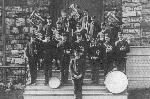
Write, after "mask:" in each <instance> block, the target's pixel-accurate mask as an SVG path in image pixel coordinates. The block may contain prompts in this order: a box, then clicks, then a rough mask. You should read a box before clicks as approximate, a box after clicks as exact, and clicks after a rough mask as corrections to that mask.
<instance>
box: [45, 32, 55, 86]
mask: <svg viewBox="0 0 150 99" xmlns="http://www.w3.org/2000/svg"><path fill="white" fill-rule="evenodd" d="M43 47H44V48H43V50H44V60H43V63H44V71H45V85H47V84H48V82H49V78H51V77H52V61H53V58H54V57H55V53H56V49H57V41H55V39H50V35H46V42H44V43H43Z"/></svg>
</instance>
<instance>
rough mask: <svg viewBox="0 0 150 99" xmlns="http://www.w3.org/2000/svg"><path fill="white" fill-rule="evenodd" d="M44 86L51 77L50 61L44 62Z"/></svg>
mask: <svg viewBox="0 0 150 99" xmlns="http://www.w3.org/2000/svg"><path fill="white" fill-rule="evenodd" d="M44 71H45V72H44V73H45V84H48V82H49V78H51V77H52V59H49V60H47V59H46V60H44Z"/></svg>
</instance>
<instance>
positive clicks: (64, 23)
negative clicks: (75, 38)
mask: <svg viewBox="0 0 150 99" xmlns="http://www.w3.org/2000/svg"><path fill="white" fill-rule="evenodd" d="M57 22H60V23H61V25H62V26H61V27H62V29H63V30H64V31H66V30H67V24H68V18H67V12H66V10H65V9H62V10H61V17H60V18H58V20H57Z"/></svg>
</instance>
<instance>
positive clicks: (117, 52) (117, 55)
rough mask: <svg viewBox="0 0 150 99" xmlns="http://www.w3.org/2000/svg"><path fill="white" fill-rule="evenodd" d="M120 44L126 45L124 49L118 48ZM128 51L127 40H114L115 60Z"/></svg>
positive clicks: (124, 55) (123, 56)
mask: <svg viewBox="0 0 150 99" xmlns="http://www.w3.org/2000/svg"><path fill="white" fill-rule="evenodd" d="M122 46H124V47H126V49H125V50H124V51H121V50H120V48H121V47H122ZM129 52H130V47H129V44H128V42H127V41H125V40H122V41H119V40H118V41H116V42H115V56H116V59H117V60H119V59H122V58H125V57H126V54H127V53H129Z"/></svg>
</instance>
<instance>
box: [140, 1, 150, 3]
mask: <svg viewBox="0 0 150 99" xmlns="http://www.w3.org/2000/svg"><path fill="white" fill-rule="evenodd" d="M140 2H141V3H148V2H149V0H140Z"/></svg>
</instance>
